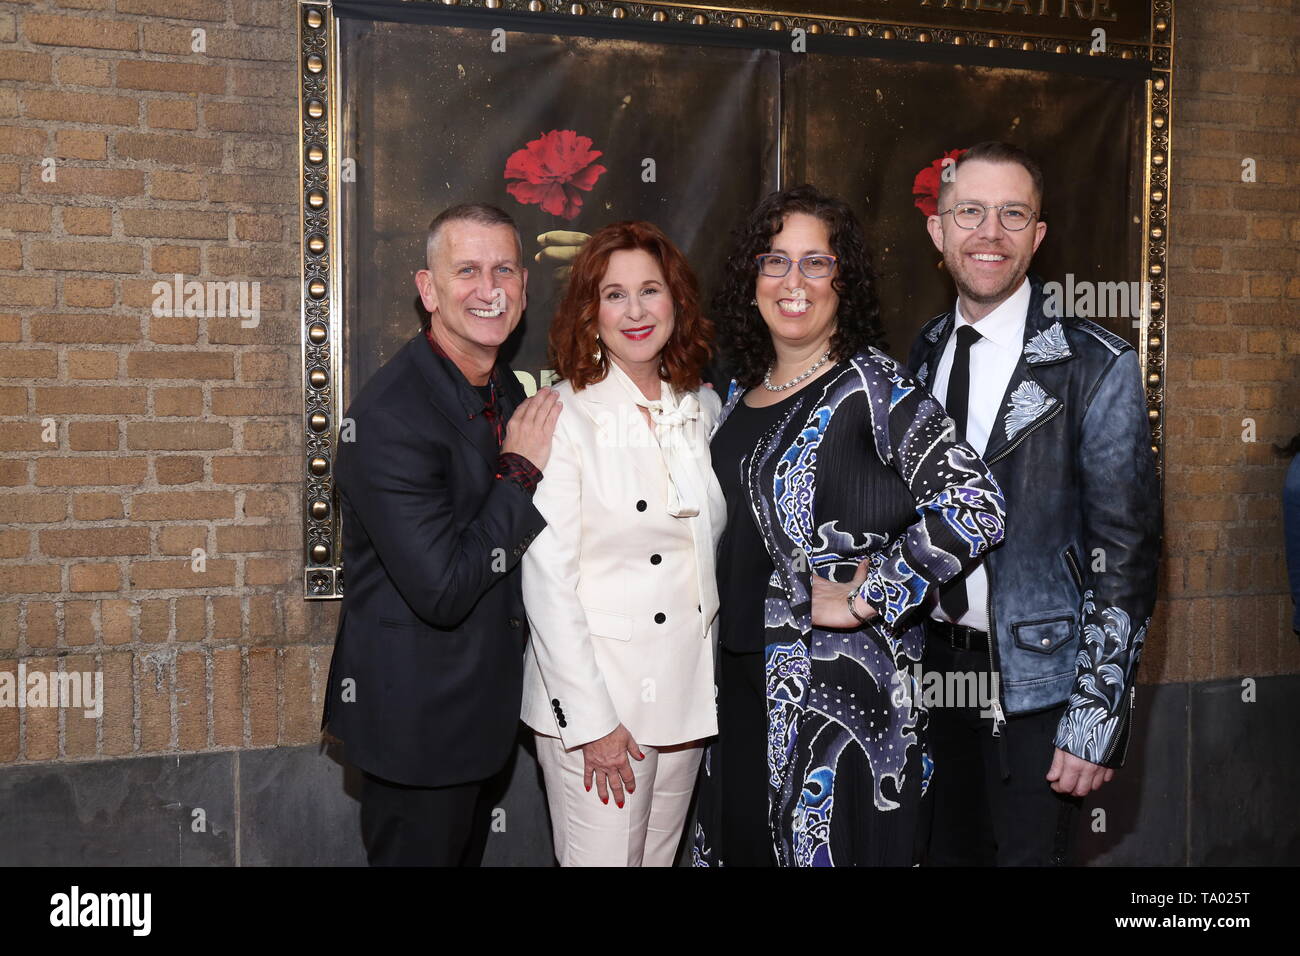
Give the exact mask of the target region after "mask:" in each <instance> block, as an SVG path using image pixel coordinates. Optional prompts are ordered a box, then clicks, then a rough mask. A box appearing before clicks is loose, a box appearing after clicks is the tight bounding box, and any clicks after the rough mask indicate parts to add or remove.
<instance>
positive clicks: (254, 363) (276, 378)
mask: <svg viewBox="0 0 1300 956" xmlns="http://www.w3.org/2000/svg"><path fill="white" fill-rule="evenodd" d="M290 369H291V366H290V359H289V356H288V355H286V354H285V353H284V352H243V353H242V354H241V355H240V357H239V378H240V380H241V381H245V382H283V381H285V380H287V379H288V378H290V377H291V371H290Z"/></svg>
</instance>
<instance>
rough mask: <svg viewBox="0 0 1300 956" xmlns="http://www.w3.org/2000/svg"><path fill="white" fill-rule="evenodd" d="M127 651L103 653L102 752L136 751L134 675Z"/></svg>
mask: <svg viewBox="0 0 1300 956" xmlns="http://www.w3.org/2000/svg"><path fill="white" fill-rule="evenodd" d="M132 660H133V655H132V654H131V653H130V652H129V651H125V652H122V653H117V654H105V655H104V656H103V657H102V658H101V661H102V667H103V670H104V716H103V718H102V720H101V724H102V725H103V752H104V754H105V755H106V756H122V755H124V754H129V753H133V752H134V751H135V679H134V677H133V675H132V666H131V665H132Z"/></svg>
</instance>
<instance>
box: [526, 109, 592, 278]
mask: <svg viewBox="0 0 1300 956" xmlns="http://www.w3.org/2000/svg"><path fill="white" fill-rule="evenodd" d="M601 155H602V153H601V151H600V150H598V149H592V141H591V138H590V137H588V136H581V135H579V134H578V133H577V132H575V131H574V130H571V129H560V130H551V131H550V132H549V133H544V134H543V135H542V136H540V137H539V138H537V139H534V140H530V141H529V142H528V143H527V144H526V145H525V146H524V148H523V149H520V150H516V151H515V152H514V153H512V154H511V155H510V158H509V159H507V160H506V168H505V178H506V179H511V180H516V181H515V182H511V183H510V185H508V186H507V187H506V191H507V192H508V193H510V195H512V196H514V197H515V199H517V200H519V201H520V202H521V203H525V204H530V205H538V206H541V207H542V211H543V212H546V213H549V214H550V215H552V216H559V217H561V218H562V219H568V220H573V219H576V218H577V217H578V213H579V212H581V211H582V192H590V191H591V188H592V187H593V186H594V185H595V184H596V180H598V179H599V178H600V177H601V174H603V173H604V172H606V168H605V167H604V166H602V165H600V164H599V163H597V162H596V160H597V159H599V158H600V156H601ZM580 190H581V192H580ZM587 239H588V234H587V233H585V232H570V231H567V230H552V231H550V232H545V233H542V235H540V236H538V237H537V241H538V242H539V243H541V245H542V250H541V251H540V252H539V253H538V254H537V256H536V261H537V262H539V263H544V264H545V263H550V264H552V265H554V266H555V267H556V269H555V277H556V279H558V280H561V281H563V280H564V279H566V278H568V275H569V270H570V268H571V263H572V261H573V258H574V256H576V255H577V254H578V250H579V249H580V248H582V244H583V243H584V242H586V241H587Z"/></svg>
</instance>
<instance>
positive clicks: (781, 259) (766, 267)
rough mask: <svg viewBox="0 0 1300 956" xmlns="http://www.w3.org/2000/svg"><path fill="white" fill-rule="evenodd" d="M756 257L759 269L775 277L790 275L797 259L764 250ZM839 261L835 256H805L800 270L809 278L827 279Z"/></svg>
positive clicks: (800, 260) (800, 263) (766, 274)
mask: <svg viewBox="0 0 1300 956" xmlns="http://www.w3.org/2000/svg"><path fill="white" fill-rule="evenodd" d="M754 259H755V261H757V262H758V271H759V272H761V273H763V275H765V276H771V277H772V278H773V279H779V278H781V277H782V276H785V275H789V273H790V266H792V265H794V263H795V261H796V260H794V259H791V258H790V257H789V256H783V255H780V254H779V253H776V252H763V253H760V254H759V255H756V256H754ZM838 261H839V260H838V259H837V257H835V256H826V255H812V256H804V257H803V258H802V259H799V260H798V262H799V271H800V272H802V273H803V274H804V275H805V276H806V277H807V278H809V279H825V278H826V277H827V276H828V275H830V274H831V273H832V272H834V271H835V263H836V262H838Z"/></svg>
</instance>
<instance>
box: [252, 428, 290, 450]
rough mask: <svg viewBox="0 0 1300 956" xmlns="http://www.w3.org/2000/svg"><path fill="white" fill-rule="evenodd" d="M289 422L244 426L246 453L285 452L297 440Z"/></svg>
mask: <svg viewBox="0 0 1300 956" xmlns="http://www.w3.org/2000/svg"><path fill="white" fill-rule="evenodd" d="M297 434H298V432H297V429H296V428H295V427H294V426H293V425H291V424H290V423H289V422H248V423H246V424H245V425H244V450H245V451H283V450H284V449H285V448H288V447H291V446H292V445H293V443H294V441H295V440H296V439H297Z"/></svg>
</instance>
